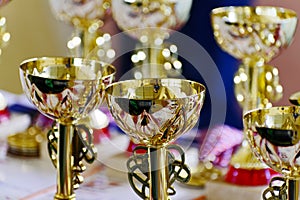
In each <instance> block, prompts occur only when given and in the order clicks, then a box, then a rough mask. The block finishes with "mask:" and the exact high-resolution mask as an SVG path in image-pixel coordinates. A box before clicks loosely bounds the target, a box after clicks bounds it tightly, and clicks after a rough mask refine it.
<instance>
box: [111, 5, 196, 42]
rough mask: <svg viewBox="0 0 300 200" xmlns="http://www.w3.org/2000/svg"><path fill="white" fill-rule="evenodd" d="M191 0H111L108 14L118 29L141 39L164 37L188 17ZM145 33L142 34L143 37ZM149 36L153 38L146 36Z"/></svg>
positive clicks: (180, 25) (182, 23)
mask: <svg viewBox="0 0 300 200" xmlns="http://www.w3.org/2000/svg"><path fill="white" fill-rule="evenodd" d="M192 2H193V1H192V0H175V1H170V0H167V1H162V0H155V1H145V0H133V1H131V0H130V1H129V0H111V4H112V15H113V18H114V19H115V21H116V22H117V24H118V26H119V27H120V29H122V30H124V31H126V33H127V34H129V35H130V36H131V37H133V38H135V39H137V40H139V41H141V42H145V40H147V41H149V42H154V40H153V41H150V40H151V39H156V38H160V39H162V40H163V39H165V38H166V37H168V34H169V32H170V31H171V30H177V29H179V28H180V27H182V26H183V25H184V24H185V23H186V21H187V20H188V19H189V16H190V9H191V6H192ZM143 36H146V37H143ZM150 37H153V38H150Z"/></svg>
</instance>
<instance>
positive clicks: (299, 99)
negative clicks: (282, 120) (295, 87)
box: [289, 92, 300, 106]
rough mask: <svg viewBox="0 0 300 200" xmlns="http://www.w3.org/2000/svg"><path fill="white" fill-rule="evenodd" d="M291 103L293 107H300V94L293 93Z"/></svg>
mask: <svg viewBox="0 0 300 200" xmlns="http://www.w3.org/2000/svg"><path fill="white" fill-rule="evenodd" d="M289 101H290V103H292V104H293V105H296V106H299V105H300V92H295V93H293V94H292V95H291V96H290V98H289Z"/></svg>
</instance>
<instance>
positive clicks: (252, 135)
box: [243, 106, 300, 178]
mask: <svg viewBox="0 0 300 200" xmlns="http://www.w3.org/2000/svg"><path fill="white" fill-rule="evenodd" d="M299 116H300V107H298V106H282V107H271V108H264V109H256V110H252V111H249V112H247V113H246V114H245V115H244V117H243V120H244V127H245V133H246V136H247V138H248V140H249V142H250V146H251V148H252V150H253V151H254V153H255V154H256V156H257V157H258V158H259V159H260V160H262V161H263V162H265V163H266V164H267V165H268V166H270V167H271V168H272V169H274V170H275V171H277V172H279V173H282V174H283V175H285V176H286V177H289V178H300V173H299V172H300V165H299V162H300V160H299V159H300V158H299V155H298V153H299V141H300V117H299Z"/></svg>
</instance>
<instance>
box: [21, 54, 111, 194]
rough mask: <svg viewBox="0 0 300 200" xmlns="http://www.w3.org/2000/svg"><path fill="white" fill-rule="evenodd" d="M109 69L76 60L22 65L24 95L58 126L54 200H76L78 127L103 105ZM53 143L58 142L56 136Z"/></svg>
mask: <svg viewBox="0 0 300 200" xmlns="http://www.w3.org/2000/svg"><path fill="white" fill-rule="evenodd" d="M107 65H108V64H106V63H103V62H100V61H95V60H86V59H83V58H73V57H40V58H32V59H28V60H25V61H23V62H22V63H21V64H20V68H19V69H20V80H21V83H22V87H23V90H24V93H25V94H26V96H27V97H28V99H29V100H30V101H31V102H32V103H33V104H34V105H35V107H36V108H37V109H38V110H39V111H40V112H41V113H42V114H44V115H46V116H47V117H49V118H51V119H54V120H55V121H56V122H57V124H58V125H57V133H56V134H57V135H58V136H57V137H56V139H57V141H56V144H55V145H54V146H55V148H56V149H55V151H54V150H53V151H54V152H55V153H56V154H55V155H53V154H50V156H51V159H52V160H55V161H56V163H55V166H56V168H57V191H56V194H55V196H54V199H75V193H74V191H73V190H74V185H75V184H76V181H75V182H74V179H76V177H74V173H73V167H74V163H73V159H74V157H73V156H74V155H73V150H74V151H75V152H78V149H73V148H75V147H73V140H74V138H75V136H74V135H78V134H77V133H76V132H75V125H76V124H77V123H78V121H79V120H80V119H81V118H84V117H86V116H87V115H88V114H89V113H90V112H91V111H93V110H94V109H96V108H98V106H99V105H100V103H101V102H102V99H103V95H104V93H103V92H104V83H103V80H102V77H103V74H105V72H107V71H106V70H104V69H106V68H105V66H107ZM112 68H113V67H112ZM108 71H109V70H108ZM108 77H110V76H109V75H107V76H106V78H108ZM53 138H54V139H53ZM48 139H49V138H48ZM52 139H53V141H55V137H54V136H53V137H52ZM49 144H50V139H49ZM75 146H76V145H75ZM53 156H55V159H54V158H53Z"/></svg>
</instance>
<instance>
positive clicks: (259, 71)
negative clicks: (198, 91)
mask: <svg viewBox="0 0 300 200" xmlns="http://www.w3.org/2000/svg"><path fill="white" fill-rule="evenodd" d="M211 20H212V26H213V30H214V37H215V39H216V41H217V43H218V44H219V45H220V47H221V48H222V49H223V50H224V51H226V52H228V53H229V54H230V55H232V56H234V57H235V58H237V59H239V60H240V61H241V62H242V64H241V65H240V68H239V70H238V72H237V73H236V75H235V77H234V83H235V93H236V99H237V101H238V102H239V103H240V104H241V106H242V108H243V112H244V113H245V112H247V111H249V110H252V109H255V108H267V107H271V106H272V104H271V102H270V101H277V100H278V99H280V98H281V96H282V91H283V88H282V86H281V85H280V84H279V81H278V69H276V68H275V67H273V66H270V65H267V63H268V62H269V61H270V60H272V59H273V58H274V57H275V56H277V55H278V54H279V53H280V52H281V51H282V50H283V49H285V48H287V47H288V46H289V44H291V42H292V39H293V37H294V33H295V30H296V25H297V14H296V12H294V11H293V10H289V9H285V8H281V7H272V6H256V7H251V6H240V7H239V6H229V7H220V8H215V9H213V10H212V12H211ZM240 169H245V170H248V171H249V172H250V173H249V174H251V173H254V172H259V171H262V172H263V171H264V170H268V169H267V168H266V166H265V164H264V163H261V162H260V161H258V160H257V159H256V158H255V157H254V156H253V155H252V152H251V151H250V148H249V145H248V143H247V142H246V141H245V142H243V145H242V146H241V148H240V149H239V150H238V152H237V153H236V154H234V155H233V157H232V160H231V166H230V168H229V171H228V173H227V175H226V177H225V180H226V181H228V182H233V183H237V184H243V185H248V183H247V182H245V180H241V179H238V178H237V176H239V175H237V176H236V175H235V176H234V175H233V174H234V173H235V174H236V173H238V171H239V170H240ZM233 177H234V178H233ZM265 179H266V180H263V178H262V179H261V180H259V182H257V183H250V185H260V184H267V183H268V178H267V177H265ZM236 180H241V182H239V181H237V182H236ZM247 181H251V180H247Z"/></svg>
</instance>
